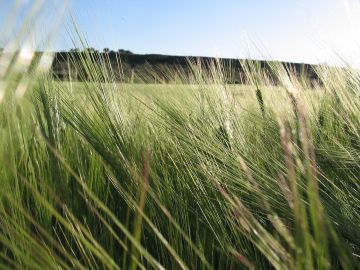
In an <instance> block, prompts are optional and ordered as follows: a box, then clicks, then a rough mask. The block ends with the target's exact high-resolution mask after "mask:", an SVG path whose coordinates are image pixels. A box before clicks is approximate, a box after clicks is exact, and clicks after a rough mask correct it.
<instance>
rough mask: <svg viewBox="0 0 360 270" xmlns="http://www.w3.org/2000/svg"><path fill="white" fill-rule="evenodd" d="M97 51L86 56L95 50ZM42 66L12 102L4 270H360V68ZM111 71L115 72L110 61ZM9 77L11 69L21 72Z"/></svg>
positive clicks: (0, 263)
mask: <svg viewBox="0 0 360 270" xmlns="http://www.w3.org/2000/svg"><path fill="white" fill-rule="evenodd" d="M85 63H86V62H85ZM272 68H273V69H274V73H275V74H277V76H278V81H279V83H278V85H277V86H274V85H272V84H270V83H269V82H266V80H265V79H264V78H263V77H262V76H261V74H259V73H258V72H257V70H256V69H252V68H251V67H250V68H249V72H248V77H249V78H248V81H249V85H243V86H239V85H226V84H224V83H222V80H221V78H222V76H221V70H218V71H217V72H216V73H215V74H214V73H213V74H212V75H211V76H212V80H208V79H209V77H207V79H203V77H199V78H197V82H196V83H192V84H153V85H145V84H121V83H116V82H113V81H112V80H111V76H110V75H109V74H108V73H106V72H105V71H104V70H102V69H101V68H100V67H97V66H95V65H94V66H92V67H91V69H89V71H88V72H89V74H90V75H91V76H87V78H89V77H90V79H89V80H88V81H87V82H59V81H54V80H53V79H52V78H50V77H49V76H40V77H36V78H35V77H33V78H32V79H31V80H32V81H31V82H32V83H31V84H30V86H29V87H28V90H27V92H26V95H25V97H23V98H16V97H15V96H14V94H13V90H14V89H15V88H16V83H15V82H16V80H15V81H14V84H15V86H11V84H10V86H8V88H7V92H6V95H5V98H4V100H3V101H2V102H1V104H0V149H1V151H0V164H1V165H0V186H1V189H0V269H306V270H308V269H358V268H357V267H359V256H360V225H359V224H360V207H359V206H360V196H359V195H360V186H359V177H360V96H359V87H360V74H358V73H354V72H353V71H350V70H345V69H335V68H332V69H330V68H327V67H322V70H319V71H318V72H319V76H320V78H321V84H320V85H321V86H315V87H313V86H312V87H310V86H309V84H306V81H305V79H304V80H302V79H303V78H297V77H294V76H291V75H289V74H290V73H289V72H287V71H286V70H285V69H284V67H282V66H276V67H272ZM100 71H103V73H101V72H100ZM7 82H9V81H7Z"/></svg>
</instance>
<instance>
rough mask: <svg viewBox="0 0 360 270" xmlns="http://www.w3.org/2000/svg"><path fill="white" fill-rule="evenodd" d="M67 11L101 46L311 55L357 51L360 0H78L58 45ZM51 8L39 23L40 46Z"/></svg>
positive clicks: (300, 58)
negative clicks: (44, 18) (44, 19)
mask: <svg viewBox="0 0 360 270" xmlns="http://www.w3.org/2000/svg"><path fill="white" fill-rule="evenodd" d="M3 1H5V2H12V0H3ZM50 1H51V0H50ZM53 1H55V0H53ZM28 2H31V1H30V0H29V1H28ZM4 10H5V9H4ZM4 10H3V11H1V10H0V16H1V15H2V14H1V13H2V12H4ZM46 13H48V14H54V10H51V7H48V8H47V11H46ZM68 14H72V16H73V18H74V20H75V23H76V25H77V28H78V29H79V30H80V31H81V32H82V33H83V35H84V36H85V38H86V39H87V41H88V43H89V44H90V46H91V47H95V48H97V49H102V48H105V47H107V48H110V49H114V50H117V49H120V48H122V49H128V50H131V51H133V52H135V53H162V54H173V55H196V56H219V57H234V58H245V57H251V58H266V59H277V60H286V61H295V62H308V63H317V62H331V61H334V60H333V59H334V56H333V54H334V52H336V53H338V54H340V55H342V56H343V57H344V58H345V59H346V60H348V61H356V60H355V59H356V57H355V55H357V56H359V53H358V51H359V49H358V48H359V43H360V3H359V0H271V1H270V0H118V1H115V0H112V1H111V0H73V1H70V3H69V6H68V10H67V12H66V15H65V18H64V20H63V27H62V30H58V33H59V34H58V35H57V42H56V43H55V45H54V46H53V49H55V50H65V49H69V48H72V47H73V44H72V42H71V40H70V38H69V34H68V32H67V31H66V29H67V30H69V29H72V23H71V22H70V19H69V18H70V16H69V15H68ZM52 16H53V15H48V17H47V20H49V19H50V20H49V22H45V23H41V24H40V26H39V27H37V28H36V29H37V30H36V31H35V32H36V33H34V43H35V44H36V46H40V47H41V46H42V45H41V44H44V43H46V42H44V41H43V40H44V38H42V37H41V35H42V33H44V32H46V30H47V28H48V27H49V26H51V20H52ZM0 18H1V17H0ZM39 40H42V41H41V42H39ZM39 44H40V45H39Z"/></svg>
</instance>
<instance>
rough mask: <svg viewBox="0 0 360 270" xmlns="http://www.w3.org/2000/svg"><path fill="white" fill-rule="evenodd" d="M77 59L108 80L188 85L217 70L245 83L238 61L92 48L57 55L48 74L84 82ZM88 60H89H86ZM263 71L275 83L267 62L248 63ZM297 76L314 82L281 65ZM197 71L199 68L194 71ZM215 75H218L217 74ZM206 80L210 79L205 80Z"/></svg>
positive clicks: (309, 73) (303, 71)
mask: <svg viewBox="0 0 360 270" xmlns="http://www.w3.org/2000/svg"><path fill="white" fill-rule="evenodd" d="M81 59H87V61H90V62H94V63H95V64H102V65H103V66H102V67H103V68H108V69H110V70H111V75H112V79H115V80H117V81H122V82H132V83H169V82H180V83H186V82H192V81H195V80H196V79H198V76H199V74H198V73H199V71H201V72H202V73H203V74H208V75H209V74H211V72H212V71H213V70H214V68H215V69H216V68H217V69H220V68H221V71H222V72H221V74H222V80H223V81H224V82H226V83H230V84H243V83H246V82H247V81H246V79H245V71H244V68H243V65H242V62H241V60H239V59H229V58H212V57H193V56H190V57H185V56H171V55H160V54H134V53H132V52H130V51H128V50H118V51H111V50H109V49H108V48H105V49H104V50H103V51H102V52H99V51H97V50H95V49H94V48H87V49H85V50H83V51H80V50H78V49H72V50H70V51H69V52H58V53H56V54H55V58H54V61H53V64H52V74H53V75H54V77H55V78H57V79H59V80H69V79H70V78H71V79H72V80H78V81H82V80H86V79H88V76H91V75H89V74H88V73H87V72H86V69H85V68H84V65H82V64H81V63H82V61H81ZM90 59H91V60H90ZM249 61H250V62H252V63H253V64H256V66H257V67H259V68H260V70H262V71H264V72H265V73H266V74H267V75H268V77H269V79H270V80H271V81H272V82H274V83H276V79H275V76H272V75H271V74H272V72H271V69H270V68H269V63H271V62H269V61H258V60H249ZM282 64H283V65H285V66H286V67H287V68H288V69H289V70H291V71H292V72H294V73H295V74H296V75H297V76H300V75H302V76H303V78H307V79H308V81H309V82H316V81H318V78H317V75H316V72H315V67H316V66H314V65H310V64H300V63H289V62H282ZM198 67H201V68H198ZM218 74H219V73H218ZM208 77H209V78H210V77H211V76H208Z"/></svg>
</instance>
